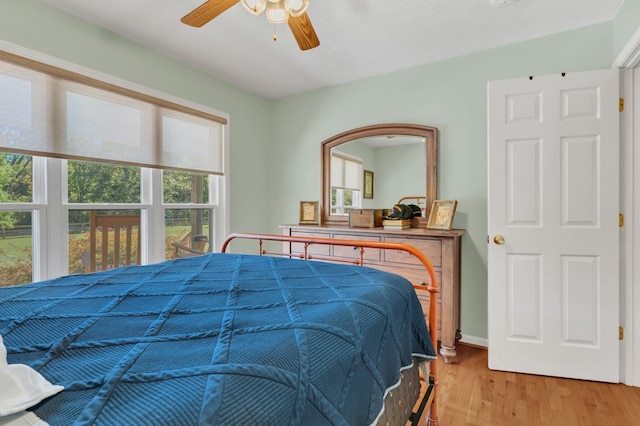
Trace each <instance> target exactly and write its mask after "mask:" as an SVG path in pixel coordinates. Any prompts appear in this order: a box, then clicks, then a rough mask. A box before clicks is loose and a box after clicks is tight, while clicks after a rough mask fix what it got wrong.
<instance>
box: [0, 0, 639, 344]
mask: <svg viewBox="0 0 640 426" xmlns="http://www.w3.org/2000/svg"><path fill="white" fill-rule="evenodd" d="M107 3H108V2H107ZM105 4H106V3H105ZM639 5H640V0H626V1H625V3H624V6H623V11H625V14H624V16H623V15H622V14H621V15H620V16H619V17H618V18H617V19H616V20H615V21H613V22H609V23H605V24H600V25H594V26H590V27H587V28H583V29H579V30H575V31H570V32H566V33H562V34H559V35H554V36H549V37H545V38H541V39H537V40H532V41H528V42H524V43H518V44H514V45H510V46H506V47H503V48H499V49H494V50H488V51H485V52H481V53H477V54H473V55H467V56H464V57H460V58H456V59H451V60H447V61H442V62H438V63H435V64H430V65H425V66H421V67H416V68H413V69H409V70H405V71H400V72H395V73H392V74H388V75H383V76H379V77H375V78H369V79H364V80H360V81H357V82H353V83H350V84H345V85H341V86H336V87H332V88H327V89H323V90H317V91H313V92H308V93H304V94H301V95H297V96H292V97H289V98H286V99H282V100H277V101H268V100H265V99H263V98H260V97H259V96H256V95H253V94H251V93H248V92H247V91H245V90H242V89H240V88H237V87H233V86H231V85H228V84H226V83H224V82H222V81H220V80H218V79H216V78H213V77H211V76H209V75H207V74H205V73H202V72H200V71H198V70H195V69H193V68H191V67H188V66H186V65H183V64H181V63H179V62H177V61H175V60H172V59H169V58H167V57H166V56H163V55H162V54H159V53H157V52H154V51H152V50H149V49H147V48H145V47H143V46H141V45H138V44H135V43H132V42H129V41H127V40H125V39H123V38H122V37H120V36H118V35H116V34H113V33H111V32H108V31H105V30H103V29H100V28H98V27H96V26H94V25H92V24H89V23H86V22H83V21H81V20H78V19H76V18H74V17H71V16H69V15H67V14H64V13H62V12H60V11H58V10H57V9H55V8H52V7H50V6H48V5H47V4H44V3H42V2H40V1H37V0H2V2H1V3H0V39H1V40H5V41H8V42H10V43H14V44H17V45H21V46H24V47H26V48H28V49H32V50H35V51H39V52H42V53H45V54H47V55H51V56H55V57H59V58H62V59H64V60H67V61H70V62H73V63H76V64H79V65H82V66H85V67H88V68H92V69H96V70H99V71H101V72H104V73H107V74H110V75H113V76H116V77H119V78H123V79H126V80H129V81H132V82H134V83H138V84H141V85H143V86H146V87H150V88H153V89H155V90H159V91H162V92H165V93H168V94H171V95H174V96H178V97H181V98H184V99H188V100H190V101H193V102H196V103H199V104H203V105H206V106H209V107H212V108H214V109H217V110H220V111H223V112H226V113H228V114H230V116H231V121H230V124H231V170H230V180H231V194H230V202H231V203H230V204H231V206H230V208H231V231H257V232H280V229H279V228H278V225H279V224H281V223H293V222H297V220H298V202H299V201H300V200H319V199H320V195H321V183H320V142H321V141H322V140H324V139H326V138H328V137H330V136H332V135H334V134H336V133H339V132H342V131H344V130H347V129H350V128H354V127H360V126H364V125H368V124H378V123H384V122H410V123H420V124H427V125H433V126H436V127H438V128H439V130H440V142H439V143H440V145H439V150H440V151H439V168H440V169H439V170H440V172H439V187H438V191H439V198H442V199H449V198H451V199H457V200H458V202H459V204H458V211H457V214H456V220H455V222H454V226H455V227H459V228H466V229H467V234H466V235H465V236H464V240H463V254H462V256H463V262H462V332H463V334H464V335H469V336H476V337H481V338H482V337H486V336H487V325H486V321H487V312H486V306H487V303H486V297H487V267H486V262H487V249H486V232H487V231H486V229H487V227H486V223H487V216H486V207H487V206H486V203H487V202H486V198H487V190H486V176H487V170H486V84H487V82H488V81H490V80H499V79H504V78H513V77H525V76H529V75H534V76H535V75H541V74H549V73H556V72H562V71H564V72H572V71H580V70H590V69H601V68H610V66H611V62H612V60H613V58H614V57H615V56H616V55H617V53H618V52H619V50H621V49H622V47H623V46H624V44H625V43H626V40H628V38H629V37H630V36H631V35H632V34H633V33H634V31H635V27H637V26H638V24H639V22H638V20H639V19H640V18H638V17H639V16H640V13H639V12H638V9H639V8H640V6H639ZM107 7H108V6H107ZM627 15H628V16H627ZM614 23H615V25H614ZM614 37H615V40H614ZM372 54H375V52H374V51H372ZM265 160H266V161H265Z"/></svg>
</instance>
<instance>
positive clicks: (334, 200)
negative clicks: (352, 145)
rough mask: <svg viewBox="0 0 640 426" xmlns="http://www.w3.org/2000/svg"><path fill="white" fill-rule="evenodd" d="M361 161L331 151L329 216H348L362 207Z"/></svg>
mask: <svg viewBox="0 0 640 426" xmlns="http://www.w3.org/2000/svg"><path fill="white" fill-rule="evenodd" d="M361 176H362V160H360V159H358V158H356V157H351V156H349V155H346V154H344V153H341V152H338V151H336V150H332V151H331V214H335V215H348V214H349V210H352V209H359V208H361V206H362V182H361V181H362V179H361V178H360V177H361Z"/></svg>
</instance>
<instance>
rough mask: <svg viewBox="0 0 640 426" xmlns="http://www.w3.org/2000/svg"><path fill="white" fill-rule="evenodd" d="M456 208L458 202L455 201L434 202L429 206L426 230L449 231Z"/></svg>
mask: <svg viewBox="0 0 640 426" xmlns="http://www.w3.org/2000/svg"><path fill="white" fill-rule="evenodd" d="M457 206H458V201H456V200H435V201H434V202H433V204H432V205H431V212H430V213H429V220H428V221H427V229H445V230H447V231H448V230H450V229H451V226H452V225H453V218H454V216H455V214H456V207H457Z"/></svg>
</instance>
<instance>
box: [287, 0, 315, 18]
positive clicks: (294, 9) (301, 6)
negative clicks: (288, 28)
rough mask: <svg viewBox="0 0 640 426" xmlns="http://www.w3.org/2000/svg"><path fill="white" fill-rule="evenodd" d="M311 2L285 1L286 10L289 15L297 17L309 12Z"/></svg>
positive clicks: (301, 0)
mask: <svg viewBox="0 0 640 426" xmlns="http://www.w3.org/2000/svg"><path fill="white" fill-rule="evenodd" d="M307 7H309V0H284V8H285V10H286V11H287V12H289V15H291V16H294V17H297V16H300V15H302V14H303V13H305V12H306V11H307Z"/></svg>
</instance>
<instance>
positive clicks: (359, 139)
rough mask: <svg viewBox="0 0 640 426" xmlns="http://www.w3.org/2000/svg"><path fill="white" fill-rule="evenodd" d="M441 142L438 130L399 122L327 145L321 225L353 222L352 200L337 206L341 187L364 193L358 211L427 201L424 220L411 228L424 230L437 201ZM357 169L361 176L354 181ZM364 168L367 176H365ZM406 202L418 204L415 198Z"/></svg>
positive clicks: (341, 137)
mask: <svg viewBox="0 0 640 426" xmlns="http://www.w3.org/2000/svg"><path fill="white" fill-rule="evenodd" d="M437 141H438V129H437V128H435V127H430V126H423V125H418V124H401V123H392V124H378V125H373V126H366V127H360V128H357V129H352V130H349V131H346V132H343V133H340V134H338V135H335V136H333V137H331V138H329V139H326V140H325V141H323V142H322V223H323V224H330V225H346V224H347V223H348V222H349V216H348V210H349V205H350V203H351V202H352V200H351V198H350V196H349V195H348V194H347V195H346V196H345V197H344V200H343V201H344V202H343V203H340V202H337V203H335V204H336V205H334V206H333V207H332V198H333V200H336V194H337V193H338V194H342V192H338V191H339V190H338V189H337V188H340V187H345V188H352V187H353V188H357V191H360V193H358V195H357V197H360V200H361V204H360V205H359V206H358V207H356V208H358V209H360V208H364V209H366V208H376V209H390V208H391V207H393V205H394V204H396V203H397V202H398V201H399V200H400V199H401V198H403V197H415V196H420V197H424V207H425V212H424V214H423V217H422V218H418V219H415V220H414V221H413V222H412V226H420V227H423V226H426V223H427V219H428V217H429V210H430V209H431V204H432V203H433V201H434V200H435V199H436V190H437V164H438V148H437V146H438V142H437ZM332 163H333V164H332ZM350 170H351V173H350ZM354 170H357V171H358V172H357V176H356V177H352V178H351V179H350V178H349V176H350V174H351V175H353V173H355V172H354ZM365 170H366V171H367V173H363V172H364V171H365ZM371 172H372V173H371ZM360 173H363V175H362V176H361V175H360ZM354 176H355V175H354ZM354 180H355V182H354V183H348V182H349V181H351V182H353V181H354ZM332 183H333V185H332ZM347 192H348V191H347ZM369 196H370V197H372V198H369ZM339 199H342V198H339ZM403 202H406V203H414V204H417V202H416V201H415V198H413V199H407V200H406V201H403ZM356 204H357V202H356Z"/></svg>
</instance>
